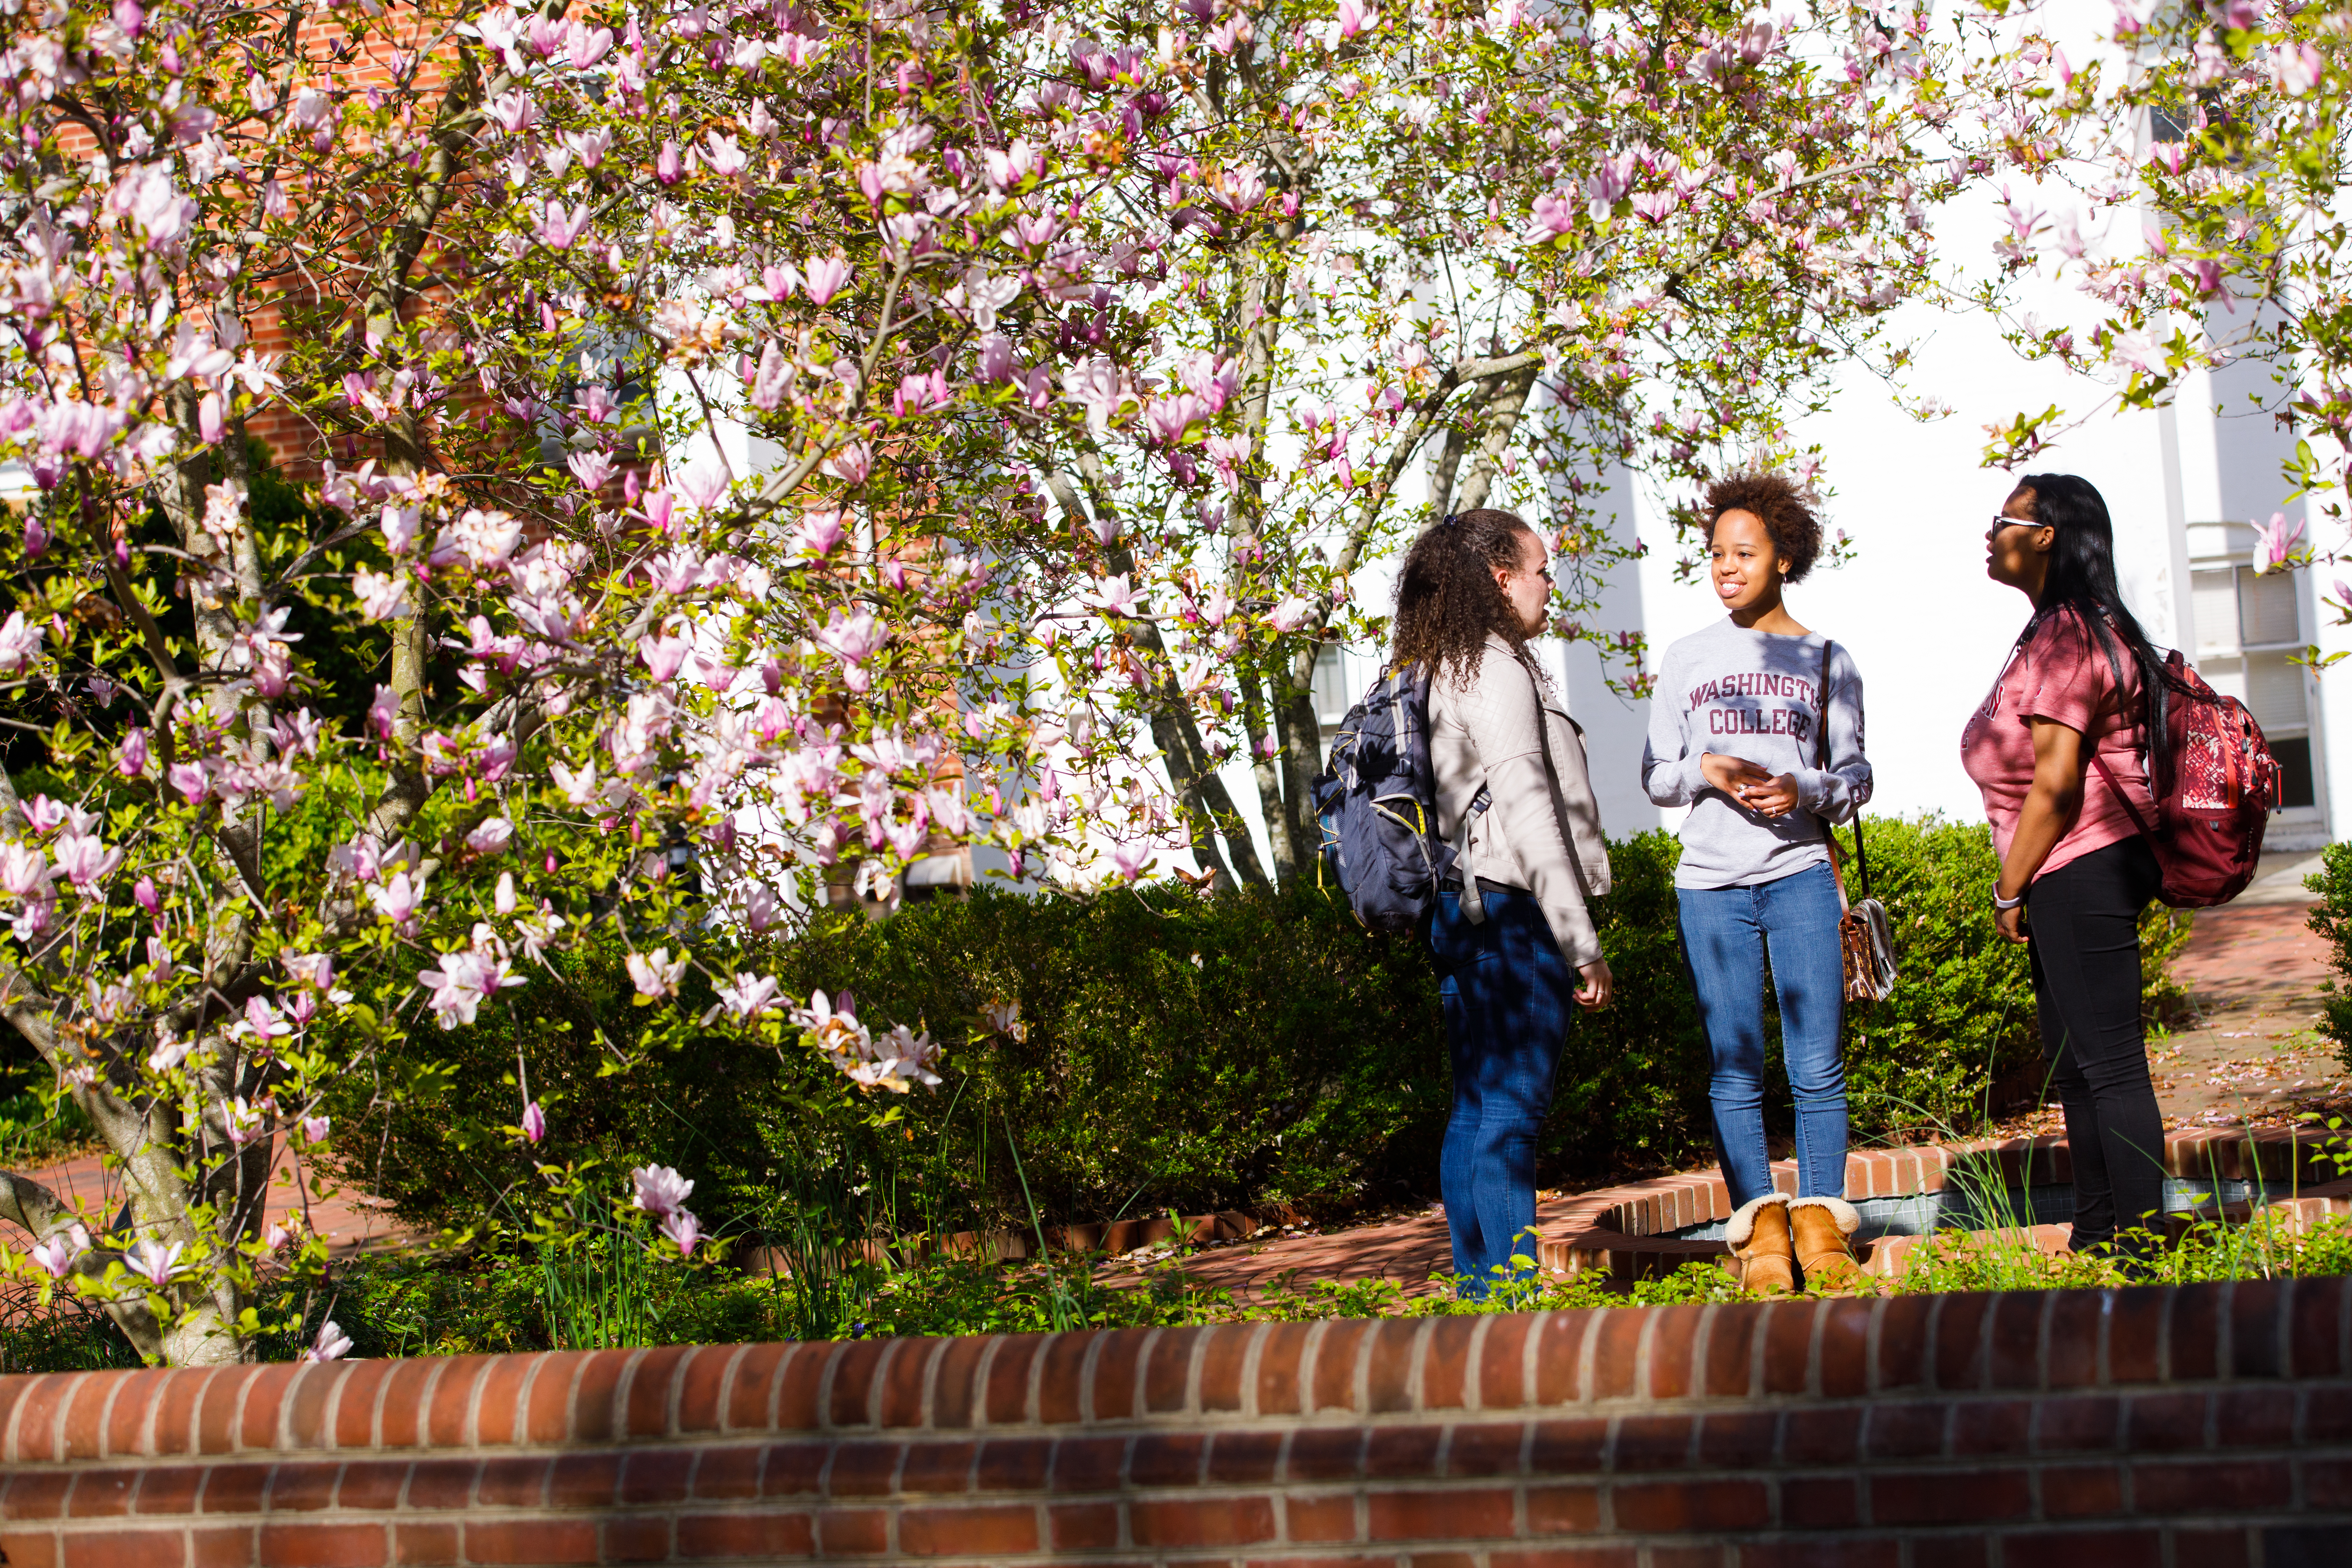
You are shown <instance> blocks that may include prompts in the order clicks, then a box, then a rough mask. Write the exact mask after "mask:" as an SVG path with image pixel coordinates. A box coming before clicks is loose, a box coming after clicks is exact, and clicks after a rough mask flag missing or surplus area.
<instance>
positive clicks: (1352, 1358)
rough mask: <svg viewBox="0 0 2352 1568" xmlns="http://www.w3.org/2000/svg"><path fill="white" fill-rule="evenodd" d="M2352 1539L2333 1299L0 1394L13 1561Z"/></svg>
mask: <svg viewBox="0 0 2352 1568" xmlns="http://www.w3.org/2000/svg"><path fill="white" fill-rule="evenodd" d="M2347 1528H2352V1279H2282V1280H2250V1281H2233V1282H2222V1283H2215V1284H2201V1285H2190V1286H2179V1287H2148V1288H2138V1289H2114V1290H2077V1291H2039V1292H2011V1293H1986V1294H1977V1295H1950V1296H1942V1297H1930V1296H1909V1297H1900V1298H1891V1299H1850V1300H1808V1299H1802V1298H1798V1299H1788V1300H1776V1301H1768V1302H1726V1303H1713V1304H1706V1305H1685V1306H1674V1307H1655V1308H1636V1307H1628V1308H1621V1309H1615V1310H1608V1309H1602V1310H1581V1311H1563V1312H1549V1313H1528V1314H1521V1315H1493V1316H1479V1317H1446V1318H1430V1319H1419V1320H1396V1319H1385V1320H1334V1321H1319V1322H1313V1323H1241V1324H1221V1325H1214V1326H1209V1327H1200V1328H1181V1329H1130V1330H1115V1331H1087V1332H1079V1333H1066V1334H1042V1335H1006V1336H995V1337H973V1338H968V1339H954V1340H939V1339H929V1340H925V1339H909V1340H897V1341H851V1342H837V1343H822V1344H768V1345H713V1346H677V1347H667V1348H662V1349H652V1350H631V1351H599V1352H543V1353H538V1354H521V1355H504V1356H458V1357H446V1358H436V1359H428V1360H417V1361H407V1362H357V1363H351V1362H346V1363H333V1364H329V1365H305V1364H299V1363H296V1364H285V1363H279V1364H273V1365H268V1366H238V1367H224V1368H217V1369H184V1370H163V1369H154V1370H148V1371H141V1372H110V1373H52V1374H47V1375H42V1376H33V1377H23V1376H20V1377H10V1378H0V1552H5V1556H6V1560H7V1562H8V1563H9V1564H11V1568H79V1565H81V1564H90V1565H93V1568H95V1565H100V1564H112V1563H122V1564H137V1565H140V1568H161V1565H162V1564H163V1563H181V1564H189V1565H191V1568H193V1565H195V1564H218V1565H224V1568H236V1565H238V1564H245V1563H252V1564H257V1565H258V1564H278V1563H301V1564H305V1565H306V1568H325V1565H328V1564H340V1565H342V1568H391V1565H392V1564H395V1563H399V1564H409V1565H412V1568H442V1565H446V1568H457V1565H460V1564H485V1563H516V1564H520V1563H540V1564H544V1563H649V1562H651V1563H661V1562H686V1561H697V1562H712V1561H721V1560H725V1561H734V1562H740V1563H751V1562H757V1563H772V1562H775V1561H779V1560H783V1559H810V1558H815V1559H819V1560H827V1561H830V1560H834V1559H836V1558H840V1557H844V1556H854V1557H856V1558H857V1559H858V1560H860V1561H864V1562H868V1563H916V1562H925V1563H943V1562H962V1563H977V1562H986V1563H992V1564H1001V1563H1015V1562H1022V1563H1054V1564H1057V1565H1059V1568H1071V1565H1072V1564H1075V1563H1099V1564H1103V1565H1105V1568H1108V1565H1109V1564H1113V1563H1118V1564H1134V1565H1138V1568H1140V1565H1142V1564H1146V1563H1149V1564H1154V1565H1160V1564H1166V1565H1170V1568H1173V1565H1175V1564H1193V1565H1199V1568H1206V1565H1207V1564H1208V1563H1219V1564H1227V1565H1231V1564H1242V1563H1246V1564H1249V1565H1251V1568H1274V1565H1275V1564H1276V1563H1286V1564H1291V1565H1294V1568H1304V1565H1306V1564H1309V1563H1312V1564H1315V1565H1317V1568H1343V1565H1344V1568H1370V1564H1371V1563H1380V1564H1382V1565H1383V1568H1399V1565H1401V1564H1403V1563H1406V1562H1408V1561H1410V1562H1411V1563H1414V1564H1436V1563H1447V1564H1467V1563H1479V1564H1483V1565H1484V1568H1506V1565H1512V1568H1568V1565H1570V1564H1576V1565H1580V1568H1590V1565H1591V1564H1595V1563H1610V1564H1622V1565H1624V1568H1633V1565H1634V1564H1636V1563H1650V1564H1653V1565H1655V1564H1658V1563H1666V1562H1674V1563H1684V1562H1691V1563H1697V1562H1706V1563H1712V1564H1717V1565H1725V1564H1728V1563H1733V1562H1737V1563H1738V1564H1739V1565H1740V1568H1751V1565H1752V1564H1765V1563H1771V1564H1790V1565H1793V1564H1797V1563H1805V1564H1809V1565H1810V1564H1817V1563H1886V1564H1890V1565H1892V1564H1899V1563H1908V1564H1918V1563H1927V1562H1930V1561H1932V1562H1936V1563H1946V1562H1969V1563H1977V1564H1987V1565H1990V1564H1992V1563H2002V1564H2010V1565H2014V1564H2018V1563H2028V1562H2045V1561H2050V1562H2073V1563H2107V1562H2116V1563H2123V1562H2130V1563H2141V1562H2154V1563H2161V1562H2175V1561H2177V1562H2182V1563H2189V1562H2197V1563H2207V1562H2212V1563H2220V1562H2232V1563H2235V1562H2250V1563H2251V1562H2266V1563H2298V1562H2304V1561H2311V1562H2320V1561H2332V1560H2333V1559H2332V1558H2330V1557H2326V1556H2311V1557H2304V1556H2296V1555H2294V1554H2293V1552H2294V1551H2299V1550H2301V1549H2302V1548H2303V1546H2304V1545H2305V1543H2306V1542H2305V1538H2306V1537H2308V1538H2309V1542H2328V1541H2333V1542H2336V1543H2337V1544H2339V1545H2340V1542H2341V1540H2342V1539H2343V1536H2342V1532H2343V1531H2345V1530H2347ZM1994 1537H1997V1538H1998V1539H1997V1540H1996V1539H1993V1538H1994ZM1989 1543H1990V1544H1989ZM2086 1551H2087V1552H2088V1555H2085V1554H2084V1553H2085V1552H2086ZM2217 1553H2219V1554H2218V1555H2217Z"/></svg>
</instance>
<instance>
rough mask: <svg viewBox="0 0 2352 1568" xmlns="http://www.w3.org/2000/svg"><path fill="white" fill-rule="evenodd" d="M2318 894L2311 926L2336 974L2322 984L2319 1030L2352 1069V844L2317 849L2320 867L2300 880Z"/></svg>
mask: <svg viewBox="0 0 2352 1568" xmlns="http://www.w3.org/2000/svg"><path fill="white" fill-rule="evenodd" d="M2303 885H2304V886H2305V888H2308V889H2310V890H2311V891H2313V892H2315V893H2317V894H2318V895H2319V902H2317V903H2316V904H2315V905H2313V906H2312V910H2311V921H2310V924H2311V929H2312V930H2313V931H2316V932H2318V933H2319V934H2320V935H2321V936H2322V937H2324V938H2326V942H2327V967H2328V968H2329V969H2331V970H2333V971H2335V974H2336V977H2335V978H2334V979H2333V980H2330V981H2328V982H2327V983H2326V984H2325V985H2324V986H2322V987H2321V991H2322V994H2323V1000H2322V1002H2321V1004H2320V1005H2321V1009H2322V1018H2321V1022H2320V1026H2319V1028H2320V1033H2322V1034H2324V1035H2326V1037H2328V1038H2329V1039H2331V1040H2333V1041H2335V1042H2336V1053H2337V1057H2338V1059H2340V1060H2341V1061H2342V1062H2343V1063H2344V1065H2345V1067H2346V1068H2347V1069H2352V844H2331V845H2329V846H2328V847H2326V849H2323V850H2322V851H2320V860H2319V870H2318V871H2317V872H2316V873H2315V874H2314V875H2312V876H2309V877H2305V879H2303Z"/></svg>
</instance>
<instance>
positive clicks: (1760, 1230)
mask: <svg viewBox="0 0 2352 1568" xmlns="http://www.w3.org/2000/svg"><path fill="white" fill-rule="evenodd" d="M1723 1239H1724V1241H1725V1243H1726V1244H1727V1246H1729V1247H1730V1248H1731V1256H1732V1257H1733V1258H1737V1259H1738V1261H1739V1288H1740V1289H1742V1290H1745V1291H1747V1292H1748V1294H1749V1295H1751V1296H1782V1295H1786V1294H1788V1293H1789V1292H1790V1291H1791V1290H1794V1289H1796V1288H1797V1255H1796V1253H1795V1251H1794V1250H1793V1249H1792V1248H1791V1247H1790V1242H1789V1195H1788V1194H1786V1193H1766V1194H1764V1195H1763V1196H1762V1197H1760V1198H1751V1199H1750V1200H1748V1202H1747V1203H1744V1204H1742V1205H1739V1212H1738V1213H1737V1214H1735V1215H1732V1216H1731V1221H1730V1223H1729V1224H1727V1225H1726V1226H1724V1227H1723Z"/></svg>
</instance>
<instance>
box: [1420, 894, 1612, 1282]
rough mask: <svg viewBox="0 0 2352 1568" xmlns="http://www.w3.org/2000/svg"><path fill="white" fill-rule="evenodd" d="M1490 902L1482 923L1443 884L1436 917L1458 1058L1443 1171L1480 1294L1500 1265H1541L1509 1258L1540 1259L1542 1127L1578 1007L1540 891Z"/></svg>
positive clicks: (1465, 1264)
mask: <svg viewBox="0 0 2352 1568" xmlns="http://www.w3.org/2000/svg"><path fill="white" fill-rule="evenodd" d="M1429 949H1430V952H1431V954H1432V956H1433V957H1434V958H1435V959H1436V961H1437V974H1438V997H1439V1000H1440V1002H1441V1003H1442V1004H1443V1006H1444V1013H1445V1046H1446V1051H1447V1054H1448V1055H1449V1056H1450V1058H1452V1061H1453V1067H1454V1110H1453V1114H1451V1115H1450V1116H1448V1117H1447V1118H1446V1119H1445V1144H1444V1150H1443V1152H1441V1153H1440V1154H1439V1156H1438V1163H1437V1180H1438V1186H1439V1189H1440V1190H1441V1191H1442V1192H1443V1193H1444V1197H1445V1227H1446V1229H1447V1230H1448V1231H1449V1232H1450V1233H1452V1236H1453V1240H1454V1273H1456V1274H1458V1275H1461V1276H1463V1277H1464V1279H1465V1280H1467V1281H1468V1283H1466V1284H1465V1286H1464V1287H1463V1290H1464V1293H1465V1295H1469V1296H1474V1297H1475V1296H1483V1295H1485V1294H1486V1287H1487V1285H1488V1284H1489V1283H1490V1282H1492V1281H1493V1280H1494V1279H1495V1278H1496V1269H1498V1268H1499V1269H1501V1270H1503V1271H1504V1272H1505V1273H1506V1274H1507V1275H1514V1274H1524V1273H1527V1272H1530V1271H1531V1270H1528V1269H1519V1268H1514V1267H1513V1266H1512V1263H1511V1258H1512V1256H1513V1254H1515V1253H1516V1254H1517V1255H1518V1256H1520V1257H1523V1258H1529V1259H1532V1258H1534V1257H1535V1256H1536V1237H1535V1228H1536V1131H1537V1130H1538V1128H1539V1127H1541V1126H1542V1124H1543V1119H1544V1112H1545V1111H1547V1110H1549V1109H1550V1108H1551V1089H1552V1077H1553V1075H1554V1074H1555V1073H1556V1072H1557V1071H1558V1070H1559V1052H1560V1047H1561V1046H1562V1045H1564V1044H1565V1043H1566V1042H1567V1039H1568V1027H1569V1024H1570V1020H1571V1019H1573V1018H1574V1016H1575V1014H1576V1001H1575V995H1576V984H1577V981H1576V972H1575V971H1574V970H1572V969H1570V967H1569V966H1568V960H1567V958H1566V957H1564V956H1563V955H1562V954H1561V952H1560V951H1559V942H1556V941H1554V940H1553V938H1552V934H1551V926H1550V924H1549V922H1548V921H1545V919H1544V914H1543V909H1542V907H1541V906H1540V905H1538V903H1537V902H1536V899H1535V895H1534V894H1533V893H1528V892H1521V891H1519V890H1517V889H1501V888H1488V889H1486V922H1485V923H1484V924H1483V925H1472V924H1471V923H1470V921H1468V919H1467V918H1465V916H1464V915H1463V913H1462V895H1461V893H1460V892H1459V891H1456V890H1453V889H1448V890H1445V891H1443V892H1441V893H1439V895H1438V902H1437V909H1436V911H1435V912H1434V914H1433V917H1432V918H1431V921H1430V924H1429Z"/></svg>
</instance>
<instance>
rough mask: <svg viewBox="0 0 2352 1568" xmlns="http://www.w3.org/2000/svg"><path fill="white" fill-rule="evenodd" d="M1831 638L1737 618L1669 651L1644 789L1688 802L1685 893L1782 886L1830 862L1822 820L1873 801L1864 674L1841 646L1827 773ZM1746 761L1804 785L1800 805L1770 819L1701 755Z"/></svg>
mask: <svg viewBox="0 0 2352 1568" xmlns="http://www.w3.org/2000/svg"><path fill="white" fill-rule="evenodd" d="M1821 679H1822V639H1821V637H1819V636H1818V635H1815V634H1811V633H1808V634H1807V635H1805V636H1804V637H1776V636H1774V635H1772V634H1771V633H1769V632H1758V631H1748V630H1745V629H1743V628H1742V627H1740V626H1738V625H1736V624H1735V623H1734V622H1733V621H1732V620H1731V619H1730V618H1729V617H1728V616H1726V617H1725V618H1724V619H1723V620H1721V621H1719V622H1717V624H1716V625H1714V626H1709V627H1708V628H1706V630H1705V631H1702V632H1693V633H1692V634H1691V635H1690V636H1689V637H1684V638H1683V639H1682V640H1681V641H1679V642H1677V643H1675V645H1674V646H1673V647H1669V648H1667V649H1666V659H1665V664H1664V668H1661V669H1660V670H1659V672H1658V687H1657V690H1656V691H1655V692H1654V694H1653V695H1652V696H1651V699H1650V738H1649V743H1648V745H1647V746H1645V747H1644V748H1643V752H1642V786H1643V789H1644V790H1646V791H1647V792H1648V793H1649V796H1650V798H1651V799H1652V800H1654V801H1655V802H1657V804H1658V805H1687V806H1689V807H1690V808H1691V811H1690V816H1687V817H1685V819H1684V821H1683V828H1682V835H1681V837H1682V843H1683V858H1682V864H1681V865H1680V867H1678V868H1676V869H1675V886H1676V887H1677V888H1692V889H1704V888H1738V887H1748V886H1751V885H1753V884H1755V883H1758V882H1769V881H1774V880H1776V879H1780V878H1781V877H1786V876H1790V875H1791V874H1793V873H1795V872H1798V871H1801V870H1803V869H1804V868H1806V867H1808V866H1818V865H1820V864H1821V863H1822V861H1824V860H1826V859H1828V858H1829V850H1828V848H1827V847H1826V846H1824V845H1823V844H1822V825H1821V821H1820V818H1822V817H1827V818H1829V819H1830V820H1831V821H1832V822H1844V821H1846V820H1848V819H1849V818H1851V817H1852V816H1853V815H1854V813H1856V812H1857V811H1859V810H1861V809H1862V805H1863V803H1864V802H1865V801H1867V800H1868V799H1869V798H1870V784H1871V779H1870V763H1869V761H1868V760H1867V759H1866V758H1864V755H1863V752H1862V672H1861V671H1860V670H1859V669H1857V668H1854V662H1853V656H1852V655H1850V654H1848V653H1847V652H1846V649H1845V645H1844V644H1843V643H1839V644H1837V645H1836V646H1835V647H1834V648H1833V649H1832V653H1831V655H1830V704H1829V709H1830V712H1829V726H1830V765H1829V768H1828V769H1827V770H1826V771H1824V770H1823V769H1822V767H1821V766H1820V765H1819V758H1820V750H1819V743H1818V742H1816V741H1815V739H1814V726H1815V724H1816V723H1818V722H1819V721H1820V712H1821V697H1820V686H1821ZM1707 752H1714V753H1715V754H1716V755H1717V756H1728V757H1741V758H1745V759H1746V760H1747V761H1748V762H1751V763H1756V764H1757V765H1758V766H1759V767H1761V768H1763V769H1764V770H1765V771H1766V772H1767V773H1775V774H1778V773H1788V774H1790V775H1792V776H1793V777H1794V778H1795V779H1796V781H1797V803H1798V804H1797V809H1795V810H1794V811H1791V812H1790V813H1788V814H1787V815H1785V816H1777V817H1773V816H1764V815H1763V814H1762V813H1761V812H1759V811H1754V810H1751V809H1749V808H1748V807H1747V806H1744V805H1740V804H1739V803H1738V801H1736V800H1734V799H1733V798H1732V797H1731V796H1729V795H1726V794H1724V793H1723V792H1722V791H1721V790H1719V789H1717V788H1716V787H1715V786H1714V785H1713V784H1708V783H1707V782H1706V774H1704V773H1701V772H1700V771H1699V759H1700V758H1701V757H1703V756H1704V755H1706V753H1707Z"/></svg>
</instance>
